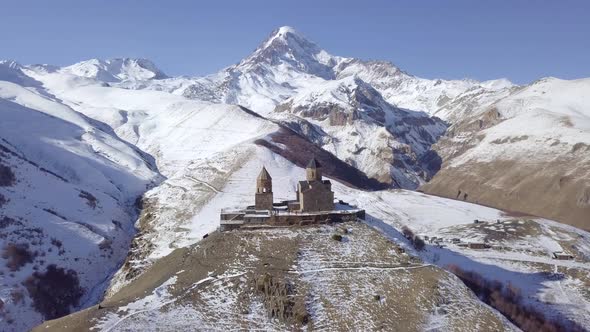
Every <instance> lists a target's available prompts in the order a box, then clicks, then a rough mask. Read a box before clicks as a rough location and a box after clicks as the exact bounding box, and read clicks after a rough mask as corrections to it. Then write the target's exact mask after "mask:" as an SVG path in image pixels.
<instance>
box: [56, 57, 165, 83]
mask: <svg viewBox="0 0 590 332" xmlns="http://www.w3.org/2000/svg"><path fill="white" fill-rule="evenodd" d="M61 71H63V72H65V73H71V74H73V75H76V76H81V77H87V78H93V79H96V80H99V81H102V82H120V81H143V80H150V79H164V78H167V76H166V74H164V73H163V72H162V71H161V70H160V69H158V67H156V65H154V64H153V63H152V62H151V61H150V60H147V59H131V58H117V59H109V60H99V59H91V60H87V61H82V62H79V63H76V64H74V65H71V66H68V67H64V68H62V69H61Z"/></svg>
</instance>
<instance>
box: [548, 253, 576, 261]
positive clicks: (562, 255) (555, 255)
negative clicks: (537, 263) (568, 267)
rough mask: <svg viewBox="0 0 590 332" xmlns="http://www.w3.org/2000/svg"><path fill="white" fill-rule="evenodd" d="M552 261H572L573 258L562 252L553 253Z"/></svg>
mask: <svg viewBox="0 0 590 332" xmlns="http://www.w3.org/2000/svg"><path fill="white" fill-rule="evenodd" d="M553 259H559V260H564V261H567V260H572V259H574V256H572V255H570V254H568V253H565V252H563V251H555V252H553Z"/></svg>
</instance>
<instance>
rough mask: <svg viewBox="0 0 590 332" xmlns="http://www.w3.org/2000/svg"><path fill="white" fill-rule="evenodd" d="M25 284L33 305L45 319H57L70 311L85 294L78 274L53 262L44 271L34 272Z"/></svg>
mask: <svg viewBox="0 0 590 332" xmlns="http://www.w3.org/2000/svg"><path fill="white" fill-rule="evenodd" d="M23 285H24V286H25V287H26V289H27V291H28V292H29V296H30V297H31V299H32V300H33V307H34V308H35V310H37V311H38V312H39V313H41V314H42V315H43V316H44V317H45V319H55V318H59V317H62V316H65V315H67V314H69V313H70V307H71V306H77V305H78V303H79V301H80V297H82V295H83V294H84V291H83V289H82V287H80V281H79V279H78V274H77V273H76V271H74V270H71V269H69V270H67V271H66V270H65V269H63V268H61V267H57V266H56V265H54V264H52V265H49V266H47V269H46V271H45V272H44V273H41V272H34V273H33V274H32V275H31V276H29V277H28V278H27V279H26V280H25V281H24V282H23Z"/></svg>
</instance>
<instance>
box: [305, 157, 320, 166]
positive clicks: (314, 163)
mask: <svg viewBox="0 0 590 332" xmlns="http://www.w3.org/2000/svg"><path fill="white" fill-rule="evenodd" d="M320 167H322V164H320V162H319V161H318V160H317V159H315V158H312V159H311V160H310V161H309V163H308V164H307V168H320Z"/></svg>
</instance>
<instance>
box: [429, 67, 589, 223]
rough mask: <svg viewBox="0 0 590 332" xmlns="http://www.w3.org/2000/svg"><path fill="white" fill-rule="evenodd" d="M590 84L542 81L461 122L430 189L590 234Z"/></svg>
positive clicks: (445, 144)
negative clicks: (529, 215) (553, 220)
mask: <svg viewBox="0 0 590 332" xmlns="http://www.w3.org/2000/svg"><path fill="white" fill-rule="evenodd" d="M588 92H590V80H589V79H581V80H575V81H564V80H559V79H554V78H548V79H543V80H540V81H537V82H535V83H533V84H531V85H530V86H528V87H525V88H522V89H520V90H519V91H517V92H515V93H513V94H511V95H510V96H508V97H506V98H503V99H500V100H498V101H496V102H495V103H494V104H493V105H491V106H490V107H488V108H484V109H481V111H482V113H480V114H478V115H477V116H474V117H470V118H465V119H463V120H462V121H459V122H457V123H455V124H454V125H453V126H452V127H451V128H450V129H449V133H448V134H447V137H445V139H443V140H441V141H440V142H438V143H437V145H436V150H437V152H438V153H439V154H440V155H441V156H443V159H444V160H445V164H443V168H442V170H441V171H440V172H439V173H438V174H437V175H435V176H434V178H433V179H432V181H431V182H430V183H428V184H426V185H424V186H423V188H422V189H423V190H425V191H427V192H431V193H436V194H439V195H445V196H448V197H453V198H460V199H465V200H468V201H470V202H479V203H483V204H488V205H493V206H497V207H501V208H504V209H507V210H514V211H521V212H525V213H530V214H534V215H541V216H545V217H548V218H553V219H557V220H560V221H563V222H566V223H569V224H572V225H575V226H577V227H581V228H584V229H590V218H588V216H589V215H590V187H589V186H588V183H589V181H590V97H589V94H588Z"/></svg>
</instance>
